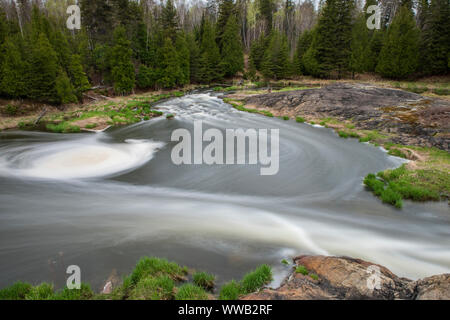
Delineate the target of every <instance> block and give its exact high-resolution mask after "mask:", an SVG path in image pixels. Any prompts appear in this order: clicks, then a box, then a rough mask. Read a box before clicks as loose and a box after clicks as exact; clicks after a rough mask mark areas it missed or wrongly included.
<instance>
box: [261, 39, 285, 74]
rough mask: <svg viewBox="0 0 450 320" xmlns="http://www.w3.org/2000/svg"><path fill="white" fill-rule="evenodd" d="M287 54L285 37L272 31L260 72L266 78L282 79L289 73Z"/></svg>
mask: <svg viewBox="0 0 450 320" xmlns="http://www.w3.org/2000/svg"><path fill="white" fill-rule="evenodd" d="M288 59H289V53H288V44H287V40H286V37H285V36H284V35H282V34H280V33H279V32H276V31H274V32H273V33H272V36H271V38H270V42H269V46H268V47H267V50H266V52H265V54H264V58H263V61H262V66H261V72H262V73H263V75H264V77H266V78H274V79H282V78H284V77H286V75H287V74H288V71H289V62H288Z"/></svg>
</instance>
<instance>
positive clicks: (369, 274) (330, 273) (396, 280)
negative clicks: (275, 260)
mask: <svg viewBox="0 0 450 320" xmlns="http://www.w3.org/2000/svg"><path fill="white" fill-rule="evenodd" d="M294 262H295V265H296V267H295V268H293V269H294V271H293V272H292V273H291V274H290V275H289V276H288V277H287V278H286V279H285V280H284V282H283V283H282V284H281V286H280V287H279V288H278V289H270V288H266V289H263V290H260V291H259V292H257V293H253V294H250V295H247V296H245V297H243V299H244V300H325V299H326V300H328V299H338V300H356V299H357V300H360V299H376V300H394V299H406V300H411V299H450V275H449V274H446V275H439V276H433V277H429V278H426V279H423V280H418V281H412V280H409V279H406V278H400V277H398V276H397V275H395V274H393V273H392V272H391V271H390V270H389V269H387V268H385V267H383V266H380V265H377V264H375V263H371V262H368V261H364V260H361V259H354V258H349V257H326V256H300V257H297V258H295V259H294ZM300 266H301V268H302V270H303V273H297V272H296V271H295V270H296V268H297V267H300ZM305 270H306V271H307V272H305ZM374 277H376V279H377V281H375V282H374V281H373V280H374V279H375V278H374Z"/></svg>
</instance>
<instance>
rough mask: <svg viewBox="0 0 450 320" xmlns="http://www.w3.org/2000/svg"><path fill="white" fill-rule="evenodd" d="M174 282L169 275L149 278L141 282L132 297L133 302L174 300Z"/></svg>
mask: <svg viewBox="0 0 450 320" xmlns="http://www.w3.org/2000/svg"><path fill="white" fill-rule="evenodd" d="M174 288H175V284H174V281H173V280H172V279H171V278H170V277H168V276H167V275H163V276H158V277H148V278H144V279H142V280H140V281H139V283H138V284H137V285H136V287H135V288H134V290H133V291H132V293H131V295H130V299H132V300H171V299H173V298H174Z"/></svg>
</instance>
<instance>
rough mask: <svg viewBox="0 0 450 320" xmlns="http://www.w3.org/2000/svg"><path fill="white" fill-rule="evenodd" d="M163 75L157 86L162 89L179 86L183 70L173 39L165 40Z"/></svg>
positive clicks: (162, 50) (162, 61) (161, 67)
mask: <svg viewBox="0 0 450 320" xmlns="http://www.w3.org/2000/svg"><path fill="white" fill-rule="evenodd" d="M160 55H161V58H162V60H161V65H160V69H161V73H160V77H159V78H158V80H157V84H158V85H159V86H160V87H162V88H173V87H175V86H176V85H177V84H178V81H179V79H180V78H181V75H182V70H181V67H180V63H179V60H178V55H177V52H176V50H175V47H174V45H173V44H172V39H170V38H168V37H167V38H165V39H164V44H163V46H162V48H161V53H160Z"/></svg>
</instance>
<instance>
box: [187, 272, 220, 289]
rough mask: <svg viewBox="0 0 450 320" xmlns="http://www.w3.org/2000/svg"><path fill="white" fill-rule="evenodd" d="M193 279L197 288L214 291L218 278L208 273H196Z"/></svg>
mask: <svg viewBox="0 0 450 320" xmlns="http://www.w3.org/2000/svg"><path fill="white" fill-rule="evenodd" d="M192 279H193V281H194V283H195V284H196V285H197V286H199V287H201V288H203V289H205V290H212V289H214V282H215V280H216V277H215V276H214V275H213V274H210V273H206V272H196V273H194V275H193V276H192Z"/></svg>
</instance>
